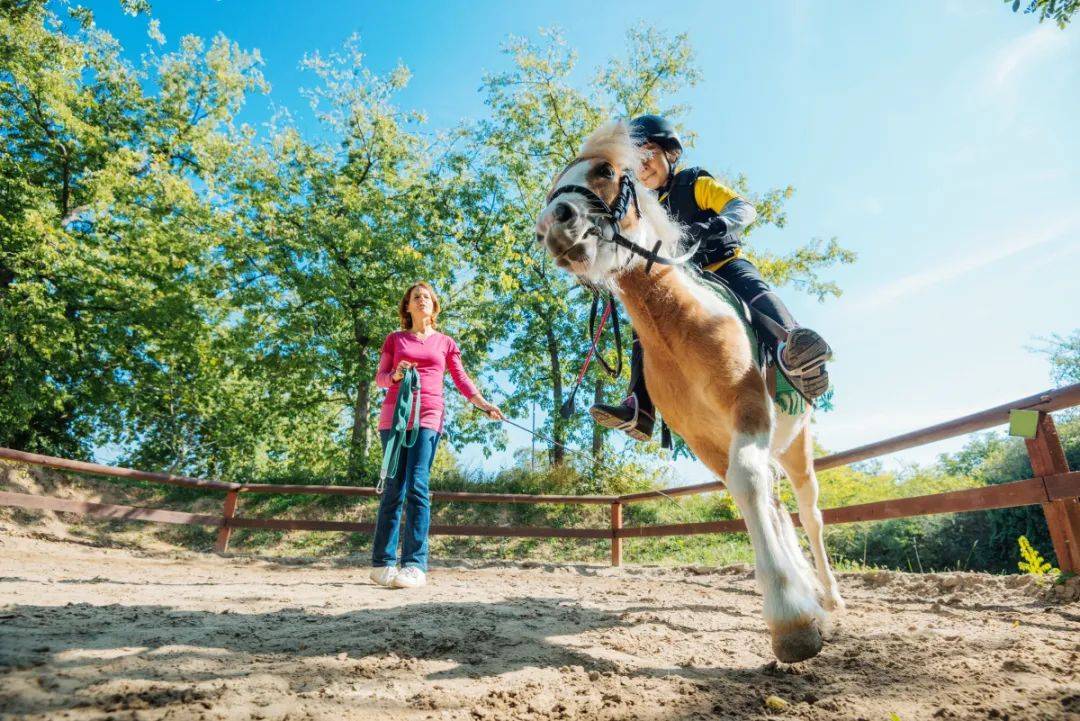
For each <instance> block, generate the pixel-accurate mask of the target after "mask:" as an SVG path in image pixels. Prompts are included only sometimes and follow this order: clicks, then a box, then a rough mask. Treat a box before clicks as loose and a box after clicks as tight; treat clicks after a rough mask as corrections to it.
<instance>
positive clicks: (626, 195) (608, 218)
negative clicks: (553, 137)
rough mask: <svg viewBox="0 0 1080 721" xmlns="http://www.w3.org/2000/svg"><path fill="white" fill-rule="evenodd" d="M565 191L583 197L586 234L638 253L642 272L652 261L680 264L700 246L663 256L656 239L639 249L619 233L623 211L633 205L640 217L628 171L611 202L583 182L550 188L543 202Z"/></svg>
mask: <svg viewBox="0 0 1080 721" xmlns="http://www.w3.org/2000/svg"><path fill="white" fill-rule="evenodd" d="M579 160H581V159H579ZM576 162H578V161H577V160H576V161H574V163H576ZM574 163H571V164H570V165H573V164H574ZM567 167H569V166H567ZM563 172H566V171H563ZM567 193H577V194H578V195H580V196H582V197H583V198H585V203H586V204H587V205H588V206H589V216H588V217H589V222H590V223H591V224H592V227H591V228H590V229H589V230H588V231H587V234H588V235H595V236H596V237H597V238H598V239H599V240H603V241H607V242H609V243H614V244H615V245H617V246H619V247H621V248H626V249H627V250H629V251H630V252H632V253H634V254H636V255H639V256H641V257H642V258H644V259H645V261H646V263H645V272H646V273H648V272H649V270H650V269H651V268H652V265H653V263H659V264H660V265H682V264H683V263H685V262H686V261H688V260H690V258H692V257H693V256H694V253H696V252H697V249H698V245H700V243H694V245H693V247H691V248H690V249H689V250H688V251H686V252H685V253H683V254H682V255H680V256H679V257H677V258H665V257H664V256H662V255H660V254H659V253H658V252H657V251H659V250H660V246H661V245H662V244H663V243H662V241H659V240H658V241H656V245H655V246H653V249H652V250H649V249H648V248H642V247H641V246H640V245H638V244H637V243H635V242H634V241H632V240H630V239H629V238H627V237H626V236H625V235H623V234H622V233H621V232H620V228H619V223H620V222H621V221H622V219H623V218H625V217H626V215H627V213H629V212H630V207H631V206H633V208H634V213H636V214H637V217H638V218H641V207H640V206H639V205H638V198H637V190H636V188H635V187H634V177H633V172H632V171H630V170H624V171H623V174H622V178H620V179H619V194H618V195H617V196H616V197H615V202H614V203H612V204H611V205H608V204H607V203H606V202H605V201H604V199H603V198H601V197H600V196H599V195H597V194H596V193H595V192H594V191H593V190H592V189H591V188H588V187H586V186H584V185H573V184H571V185H563V186H560V187H558V188H556V189H555V190H553V191H551V194H550V195H548V197H547V204H548V205H550V204H551V201H553V200H555V199H556V198H558V197H559V196H560V195H565V194H567Z"/></svg>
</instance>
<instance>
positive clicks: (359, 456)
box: [349, 373, 371, 482]
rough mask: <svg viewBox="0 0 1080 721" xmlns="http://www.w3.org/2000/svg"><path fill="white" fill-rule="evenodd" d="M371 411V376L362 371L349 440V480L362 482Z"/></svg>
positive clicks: (357, 385) (357, 388)
mask: <svg viewBox="0 0 1080 721" xmlns="http://www.w3.org/2000/svg"><path fill="white" fill-rule="evenodd" d="M370 413H371V378H369V377H368V376H367V374H365V373H361V375H360V378H359V379H358V380H357V382H356V402H355V403H353V428H352V439H351V440H350V442H349V480H350V481H354V482H360V481H361V480H362V475H363V470H364V460H365V459H366V458H367V450H368V425H370V419H369V417H368V416H369V415H370Z"/></svg>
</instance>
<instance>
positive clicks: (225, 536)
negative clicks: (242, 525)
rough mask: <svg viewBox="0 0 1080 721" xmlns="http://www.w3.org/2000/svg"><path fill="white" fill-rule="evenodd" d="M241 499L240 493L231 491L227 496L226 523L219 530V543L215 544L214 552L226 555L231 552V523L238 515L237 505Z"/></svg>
mask: <svg viewBox="0 0 1080 721" xmlns="http://www.w3.org/2000/svg"><path fill="white" fill-rule="evenodd" d="M239 498H240V492H239V491H229V492H228V493H226V494H225V512H224V514H223V515H224V522H223V523H222V524H221V528H220V529H219V530H218V535H217V543H215V544H214V550H215V551H217V552H218V553H225V551H228V550H229V536H231V535H232V524H231V523H230V521H232V518H233V516H235V515H236V503H237V501H238V500H239Z"/></svg>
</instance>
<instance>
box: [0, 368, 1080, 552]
mask: <svg viewBox="0 0 1080 721" xmlns="http://www.w3.org/2000/svg"><path fill="white" fill-rule="evenodd" d="M1077 405H1080V383H1078V384H1074V385H1071V386H1066V387H1064V388H1058V389H1055V390H1049V391H1045V392H1043V393H1039V394H1037V395H1033V396H1029V397H1027V398H1021V399H1020V400H1017V401H1013V402H1012V403H1006V404H1004V405H1001V406H997V407H995V408H991V409H989V410H985V411H981V412H979V413H974V414H971V415H968V416H964V417H963V418H957V419H955V420H952V421H948V422H945V423H940V424H938V425H935V426H931V427H929V428H924V429H922V430H918V431H912V432H911V433H905V434H903V435H900V436H896V437H894V438H889V439H886V440H883V441H878V442H877V443H871V444H868V445H865V446H860V447H859V448H853V449H851V450H849V451H844V452H843V453H836V454H833V455H830V456H824V457H822V458H818V459H816V461H815V463H814V465H815V468H816V469H817V470H818V471H822V470H825V469H827V468H835V467H837V466H843V465H847V464H849V463H855V462H857V461H863V460H867V459H870V458H875V457H877V456H882V455H885V454H887V453H892V452H894V451H899V450H903V449H905V448H913V447H915V446H920V445H925V444H927V443H933V442H935V441H940V440H943V439H946V438H952V437H955V436H959V435H963V434H966V433H971V432H973V431H978V430H983V429H986V428H992V427H994V426H999V425H1002V424H1004V423H1007V422H1009V419H1010V413H1011V412H1012V411H1032V412H1034V413H1033V414H1031V415H1030V418H1031V419H1032V420H1033V421H1034V423H1032V424H1031V428H1030V429H1029V430H1028V431H1027V432H1026V433H1025V435H1026V436H1029V437H1027V438H1026V439H1025V442H1026V444H1027V450H1028V455H1029V457H1030V459H1031V467H1032V470H1033V473H1034V477H1033V478H1029V479H1027V480H1022V481H1015V482H1012V483H1002V484H999V485H994V486H986V487H983V488H971V489H967V490H962V491H951V492H948V493H936V494H933V495H927V496H916V497H914V498H900V499H895V500H889V501H879V502H877V503H864V504H860V505H856V506H845V507H841V508H829V509H825V510H824V511H823V512H822V513H823V515H824V517H825V523H826V524H834V523H854V522H857V521H880V520H885V519H890V518H907V517H910V516H923V515H931V514H936V513H956V512H960V511H982V510H987V509H992V508H1012V507H1016V506H1028V505H1034V504H1040V505H1042V507H1043V511H1044V513H1045V514H1046V522H1047V526H1048V527H1049V529H1050V537H1051V539H1052V540H1053V544H1054V552H1055V553H1056V554H1057V557H1058V563H1059V565H1060V567H1061V569H1062V570H1063V571H1068V572H1073V573H1080V472H1076V471H1070V470H1069V466H1068V463H1067V462H1066V459H1065V452H1064V450H1063V449H1062V447H1061V441H1060V439H1059V438H1058V434H1057V429H1056V428H1055V427H1054V421H1053V419H1052V418H1051V417H1050V416H1049V415H1048V414H1049V413H1050V412H1052V411H1056V410H1061V409H1064V408H1071V407H1073V406H1077ZM1035 414H1037V416H1036V415H1035ZM0 458H3V459H7V460H11V461H18V462H21V463H27V464H30V465H36V466H44V467H48V468H56V469H60V470H66V471H75V472H78V473H86V474H91V475H101V476H113V477H118V478H129V479H135V480H141V481H150V482H154V483H165V484H170V485H175V486H184V487H187V488H201V489H207V490H214V491H221V492H223V493H224V494H225V502H224V509H223V512H222V515H220V516H210V515H200V514H194V513H181V512H178V511H166V510H161V509H151V508H135V507H132V506H119V505H113V504H104V503H85V502H80V501H70V500H64V499H59V498H49V497H42V496H33V495H28V494H23V493H7V492H0V506H14V507H18V508H32V509H40V510H49V511H60V512H65V513H77V514H83V515H88V516H92V517H95V518H105V519H111V520H125V521H153V522H157V523H177V524H195V525H203V526H211V527H216V528H218V529H219V530H218V537H217V544H216V546H215V547H216V549H217V551H218V552H224V551H226V550H227V549H228V547H229V536H230V534H231V533H232V531H233V529H235V528H266V529H274V530H287V531H347V532H357V531H359V532H364V533H370V532H371V531H373V530H374V524H373V523H351V522H346V521H318V520H299V519H272V518H244V517H242V516H238V515H237V507H238V505H239V500H240V496H241V495H242V494H250V493H277V494H281V493H289V494H313V495H347V496H374V495H375V489H374V488H366V487H356V486H313V485H272V484H262V483H246V484H242V483H224V482H221V481H210V480H205V479H200V478H188V477H184V476H174V475H169V474H165V473H151V472H147V471H138V470H133V469H130V468H117V467H113V466H103V465H99V464H96V463H86V462H83V461H73V460H69V459H64V458H53V457H51V456H43V455H38V454H36V453H25V452H22V451H16V450H11V449H8V448H0ZM723 487H724V484H723V483H721V482H719V481H717V482H713V483H702V484H698V485H693V486H683V487H680V488H671V489H667V490H664V491H645V492H643V493H630V494H626V495H621V496H554V495H549V496H543V495H523V494H513V493H458V492H448V491H435V492H433V493H432V494H431V495H432V499H433V500H435V501H440V502H452V501H457V502H470V503H579V504H600V505H607V506H608V507H609V508H610V517H611V524H610V527H608V528H545V527H536V526H443V525H432V526H431V530H430V532H431V533H432V534H434V535H451V536H526V537H535V538H586V539H605V540H609V541H610V542H611V563H612V565H614V566H618V565H620V563H621V562H622V540H623V539H624V538H642V537H646V536H684V535H691V534H698V533H730V532H737V531H745V525H744V524H743V521H741V520H729V521H713V522H706V523H679V524H669V525H660V526H624V525H623V523H622V517H623V513H622V511H623V506H624V505H626V504H628V503H641V502H645V501H654V500H657V499H662V498H668V497H673V496H685V495H690V494H696V493H708V492H711V491H718V490H721V489H722V488H723ZM792 519H793V520H794V522H795V523H798V522H799V517H798V514H793V515H792Z"/></svg>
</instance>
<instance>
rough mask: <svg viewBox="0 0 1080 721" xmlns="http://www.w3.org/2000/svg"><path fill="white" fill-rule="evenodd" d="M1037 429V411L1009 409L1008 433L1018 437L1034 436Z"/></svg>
mask: <svg viewBox="0 0 1080 721" xmlns="http://www.w3.org/2000/svg"><path fill="white" fill-rule="evenodd" d="M1038 430H1039V412H1038V411H1022V410H1011V411H1009V435H1010V436H1019V437H1020V438H1034V437H1035V434H1036V433H1038Z"/></svg>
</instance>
